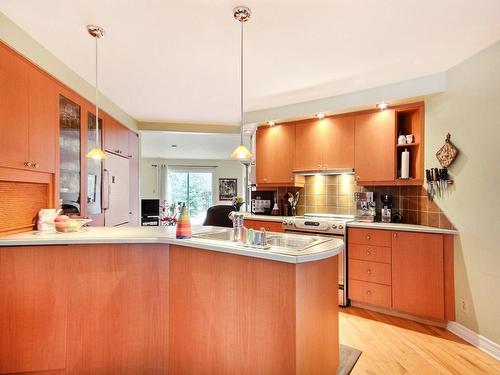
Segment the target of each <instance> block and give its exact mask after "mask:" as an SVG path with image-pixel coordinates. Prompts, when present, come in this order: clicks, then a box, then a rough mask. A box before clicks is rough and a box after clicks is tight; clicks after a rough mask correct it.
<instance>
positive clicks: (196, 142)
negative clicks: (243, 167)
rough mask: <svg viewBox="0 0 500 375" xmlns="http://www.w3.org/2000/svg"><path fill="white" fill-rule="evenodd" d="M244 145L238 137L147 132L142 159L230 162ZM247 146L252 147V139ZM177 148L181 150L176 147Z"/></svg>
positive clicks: (145, 133)
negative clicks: (236, 151)
mask: <svg viewBox="0 0 500 375" xmlns="http://www.w3.org/2000/svg"><path fill="white" fill-rule="evenodd" d="M239 143H240V136H239V135H238V134H221V133H218V134H217V133H180V132H161V131H144V132H142V133H141V157H143V158H161V159H213V160H216V159H217V160H218V159H229V158H230V155H231V153H232V152H233V151H234V149H235V148H236V146H238V145H239ZM245 143H246V144H247V146H248V147H249V140H248V137H246V136H245ZM172 145H177V147H175V148H174V147H172Z"/></svg>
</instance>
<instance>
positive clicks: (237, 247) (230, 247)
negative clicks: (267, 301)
mask: <svg viewBox="0 0 500 375" xmlns="http://www.w3.org/2000/svg"><path fill="white" fill-rule="evenodd" d="M221 229H223V228H220V227H209V226H193V234H199V233H203V232H211V231H214V230H221ZM102 243H123V244H128V243H159V244H167V245H180V246H189V247H196V248H200V249H205V250H211V251H220V252H223V253H230V254H237V255H243V256H250V257H254V258H262V259H269V260H275V261H280V262H286V263H304V262H311V261H315V260H320V259H326V258H329V257H332V256H336V255H338V254H339V253H340V252H341V250H342V248H343V246H344V242H343V241H342V240H339V239H331V240H329V241H327V242H323V243H321V244H319V245H316V246H312V247H310V248H308V249H306V250H304V251H301V252H286V253H283V252H279V251H280V250H279V249H276V248H273V247H271V249H269V250H260V249H255V248H250V247H245V246H244V245H242V244H240V243H236V242H226V241H217V240H208V239H202V238H190V239H184V240H179V239H176V238H175V227H90V228H88V229H86V230H85V231H83V232H79V233H40V232H37V231H32V232H25V233H19V234H14V235H9V236H4V237H0V247H1V246H37V245H72V244H102Z"/></svg>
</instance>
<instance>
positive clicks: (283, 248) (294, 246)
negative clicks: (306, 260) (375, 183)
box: [193, 228, 329, 252]
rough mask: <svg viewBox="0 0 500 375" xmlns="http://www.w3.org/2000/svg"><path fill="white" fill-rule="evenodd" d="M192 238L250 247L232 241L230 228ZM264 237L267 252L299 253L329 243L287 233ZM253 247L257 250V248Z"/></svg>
mask: <svg viewBox="0 0 500 375" xmlns="http://www.w3.org/2000/svg"><path fill="white" fill-rule="evenodd" d="M193 237H194V238H201V239H205V240H212V241H222V242H233V243H234V244H235V245H241V246H250V247H252V246H251V245H248V244H245V243H242V242H236V241H234V234H233V229H231V228H227V229H226V228H225V229H220V230H215V231H210V232H204V233H198V234H194V235H193ZM266 237H267V245H268V246H270V248H269V251H271V252H272V251H275V252H301V251H304V250H306V249H308V248H310V247H312V246H316V245H319V244H321V243H324V242H326V241H329V238H324V237H309V236H305V235H296V234H288V233H269V232H268V233H267V236H266ZM255 247H256V248H259V246H255Z"/></svg>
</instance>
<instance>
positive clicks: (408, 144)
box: [396, 142, 420, 148]
mask: <svg viewBox="0 0 500 375" xmlns="http://www.w3.org/2000/svg"><path fill="white" fill-rule="evenodd" d="M419 145H420V143H419V142H415V143H404V144H402V145H396V147H398V148H399V147H413V146H419Z"/></svg>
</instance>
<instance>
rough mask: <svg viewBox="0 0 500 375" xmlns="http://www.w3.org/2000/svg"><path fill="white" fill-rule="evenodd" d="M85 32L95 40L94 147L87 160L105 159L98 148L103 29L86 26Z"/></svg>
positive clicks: (102, 152)
mask: <svg viewBox="0 0 500 375" xmlns="http://www.w3.org/2000/svg"><path fill="white" fill-rule="evenodd" d="M87 31H88V32H89V34H90V35H91V36H92V37H93V38H94V39H95V147H94V148H93V149H92V150H90V151H89V152H88V153H87V158H90V159H94V160H103V159H106V154H105V153H104V151H102V149H101V148H100V147H99V80H98V57H99V55H98V46H97V44H98V41H99V39H100V38H102V37H104V33H105V32H104V29H103V28H102V27H100V26H97V25H87Z"/></svg>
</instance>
